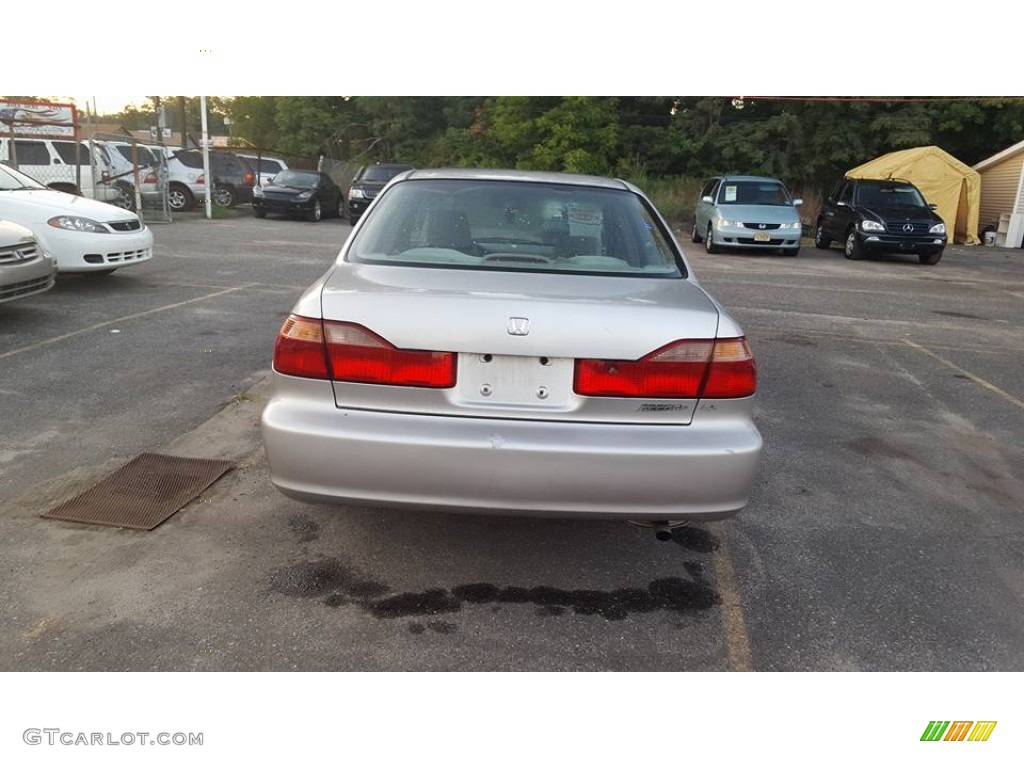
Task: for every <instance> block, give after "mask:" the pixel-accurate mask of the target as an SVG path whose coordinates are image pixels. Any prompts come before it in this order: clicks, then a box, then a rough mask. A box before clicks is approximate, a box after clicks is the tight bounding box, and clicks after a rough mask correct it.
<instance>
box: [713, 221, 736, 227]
mask: <svg viewBox="0 0 1024 768" xmlns="http://www.w3.org/2000/svg"><path fill="white" fill-rule="evenodd" d="M738 224H739V222H738V221H729V220H728V219H719V220H718V221H716V222H715V226H716V227H735V226H737V225H738Z"/></svg>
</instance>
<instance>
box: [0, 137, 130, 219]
mask: <svg viewBox="0 0 1024 768" xmlns="http://www.w3.org/2000/svg"><path fill="white" fill-rule="evenodd" d="M14 150H15V155H16V156H17V169H18V170H19V171H21V172H22V173H24V174H26V175H28V176H31V177H32V178H33V179H35V180H36V181H38V182H39V183H40V184H43V185H45V186H47V187H49V188H50V189H56V190H58V191H60V192H70V193H71V194H73V195H84V196H85V197H91V198H93V199H94V200H100V201H102V202H105V203H117V202H118V200H120V199H121V198H122V197H123V194H124V192H123V189H122V188H120V187H118V185H117V184H116V182H115V180H114V177H115V176H116V175H117V174H116V172H115V171H114V168H113V164H112V162H111V158H110V154H109V152H108V151H107V149H106V148H105V147H103V146H100V145H98V144H94V145H93V150H92V160H91V161H90V159H89V157H90V156H89V142H87V141H71V140H69V139H29V138H25V139H14ZM0 162H3V163H6V164H7V165H10V166H12V167H14V166H15V163H14V159H13V158H12V157H11V139H9V138H0Z"/></svg>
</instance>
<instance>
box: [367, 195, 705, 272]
mask: <svg viewBox="0 0 1024 768" xmlns="http://www.w3.org/2000/svg"><path fill="white" fill-rule="evenodd" d="M348 259H349V260H350V261H357V262H366V263H383V264H401V265H404V266H429V267H436V266H445V267H452V268H461V269H477V270H488V269H493V270H515V271H525V272H575V273H581V272H582V273H588V274H614V275H623V276H632V277H669V278H677V277H681V276H683V275H684V274H685V271H684V268H683V264H682V262H681V261H680V260H679V258H678V257H677V255H676V253H675V250H674V248H673V247H672V245H671V244H670V242H669V238H668V237H667V236H666V233H665V232H664V230H663V229H662V225H661V224H660V222H659V220H658V219H656V217H655V215H654V214H653V213H652V211H651V210H649V209H648V207H647V206H646V205H645V204H644V202H643V201H642V200H641V198H640V197H639V196H637V195H636V194H634V193H632V192H629V191H627V190H615V189H601V188H597V187H588V186H579V185H570V184H554V183H540V182H514V181H489V180H488V181H481V180H475V179H467V180H456V179H445V180H441V179H423V180H419V179H413V180H407V181H403V182H399V183H398V184H397V185H396V186H393V187H391V188H389V189H388V191H387V192H386V193H385V194H384V195H383V196H382V197H381V198H379V201H378V203H377V205H376V208H375V209H374V210H373V212H372V213H371V214H370V216H369V218H368V219H367V221H366V223H365V225H364V226H363V227H362V229H360V230H359V233H358V234H357V235H356V237H355V239H354V240H353V242H352V245H351V247H350V249H349V251H348Z"/></svg>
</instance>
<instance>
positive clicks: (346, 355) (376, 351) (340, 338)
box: [324, 322, 455, 389]
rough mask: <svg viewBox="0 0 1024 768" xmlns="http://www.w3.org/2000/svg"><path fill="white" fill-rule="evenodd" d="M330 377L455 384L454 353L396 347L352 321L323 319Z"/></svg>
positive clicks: (432, 385) (422, 384) (438, 385)
mask: <svg viewBox="0 0 1024 768" xmlns="http://www.w3.org/2000/svg"><path fill="white" fill-rule="evenodd" d="M324 332H325V334H326V339H327V359H328V361H329V363H330V371H331V378H332V379H334V380H335V381H353V382H357V383H362V384H394V385H399V386H405V387H430V388H434V389H443V388H447V387H451V386H454V385H455V354H454V353H452V352H433V351H428V350H420V349H398V348H397V347H395V346H394V345H393V344H391V343H389V342H388V341H387V340H385V339H382V338H381V337H380V336H378V335H377V334H375V333H373V332H372V331H370V330H368V329H366V328H364V327H363V326H361V325H356V324H355V323H335V322H325V323H324Z"/></svg>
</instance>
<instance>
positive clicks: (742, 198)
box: [718, 180, 793, 205]
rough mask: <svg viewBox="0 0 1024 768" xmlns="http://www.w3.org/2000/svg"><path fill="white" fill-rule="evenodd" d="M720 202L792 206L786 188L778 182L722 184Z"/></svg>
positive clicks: (727, 182)
mask: <svg viewBox="0 0 1024 768" xmlns="http://www.w3.org/2000/svg"><path fill="white" fill-rule="evenodd" d="M718 202H719V203H726V204H728V205H792V204H793V203H792V200H791V199H790V197H789V193H788V192H787V191H786V188H785V187H784V186H782V185H781V184H779V183H778V182H776V181H729V180H726V181H724V182H722V188H721V190H719V192H718Z"/></svg>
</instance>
